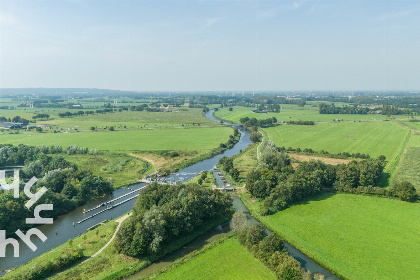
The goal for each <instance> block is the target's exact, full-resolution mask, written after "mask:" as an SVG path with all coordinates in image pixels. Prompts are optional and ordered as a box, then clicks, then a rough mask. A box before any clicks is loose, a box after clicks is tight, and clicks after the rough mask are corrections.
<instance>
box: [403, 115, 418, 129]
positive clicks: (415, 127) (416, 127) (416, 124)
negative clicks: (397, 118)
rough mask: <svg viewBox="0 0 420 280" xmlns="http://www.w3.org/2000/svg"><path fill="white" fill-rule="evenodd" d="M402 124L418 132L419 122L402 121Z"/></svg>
mask: <svg viewBox="0 0 420 280" xmlns="http://www.w3.org/2000/svg"><path fill="white" fill-rule="evenodd" d="M416 120H418V119H417V118H416ZM403 123H405V124H407V125H409V126H411V127H412V128H414V129H417V130H420V122H410V121H404V122H403Z"/></svg>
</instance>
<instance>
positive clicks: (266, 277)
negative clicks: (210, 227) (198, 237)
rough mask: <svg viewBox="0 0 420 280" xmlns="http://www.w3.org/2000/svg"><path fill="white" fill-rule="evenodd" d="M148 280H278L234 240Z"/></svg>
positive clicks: (227, 241)
mask: <svg viewBox="0 0 420 280" xmlns="http://www.w3.org/2000/svg"><path fill="white" fill-rule="evenodd" d="M149 279H159V280H164V279H168V280H169V279H183V280H196V279H207V280H210V279H229V280H234V279H237V280H242V279H249V280H254V279H261V280H270V279H273V280H274V279H277V278H276V276H275V275H274V274H273V273H272V272H271V271H270V270H269V269H268V268H266V267H265V266H264V265H263V264H262V263H261V262H260V261H259V260H258V259H257V258H255V257H254V256H253V255H252V253H251V252H248V251H247V250H246V248H245V247H244V246H242V245H241V244H240V243H239V241H238V239H237V238H229V239H228V240H226V241H224V242H223V243H222V244H219V245H217V246H215V247H213V248H210V249H207V250H205V251H204V252H203V253H201V254H199V255H198V256H195V257H193V258H191V259H189V260H187V261H185V262H184V263H182V264H180V265H179V266H176V267H175V268H173V269H171V270H169V271H168V272H166V273H163V274H161V275H160V276H157V277H156V278H155V277H153V278H149Z"/></svg>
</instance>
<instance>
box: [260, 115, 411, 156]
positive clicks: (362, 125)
mask: <svg viewBox="0 0 420 280" xmlns="http://www.w3.org/2000/svg"><path fill="white" fill-rule="evenodd" d="M264 131H265V132H266V133H267V135H268V138H269V139H270V140H271V141H273V142H274V143H275V144H276V145H277V146H279V147H281V146H284V147H286V148H288V147H292V148H301V149H302V150H303V149H304V148H311V149H313V150H315V151H321V150H324V151H328V152H329V153H343V152H348V153H350V154H352V153H361V154H369V155H370V156H371V157H378V156H380V155H384V156H386V158H387V161H388V162H389V163H391V164H392V163H393V162H394V161H395V159H396V158H397V157H398V156H399V154H400V153H401V152H402V149H403V148H404V143H405V141H406V139H407V137H408V136H409V134H410V133H411V132H410V131H409V130H408V129H407V128H405V127H403V126H400V125H398V124H396V123H394V122H391V121H371V122H338V123H317V124H316V125H309V126H306V125H286V124H283V125H279V126H276V127H270V128H265V129H264Z"/></svg>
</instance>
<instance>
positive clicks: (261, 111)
mask: <svg viewBox="0 0 420 280" xmlns="http://www.w3.org/2000/svg"><path fill="white" fill-rule="evenodd" d="M252 112H253V113H265V114H267V113H268V112H270V111H269V110H260V109H255V110H252Z"/></svg>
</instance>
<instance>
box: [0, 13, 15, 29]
mask: <svg viewBox="0 0 420 280" xmlns="http://www.w3.org/2000/svg"><path fill="white" fill-rule="evenodd" d="M16 24H17V20H16V18H15V17H13V16H12V15H8V14H5V13H2V12H0V25H4V26H11V25H16Z"/></svg>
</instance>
